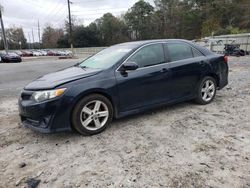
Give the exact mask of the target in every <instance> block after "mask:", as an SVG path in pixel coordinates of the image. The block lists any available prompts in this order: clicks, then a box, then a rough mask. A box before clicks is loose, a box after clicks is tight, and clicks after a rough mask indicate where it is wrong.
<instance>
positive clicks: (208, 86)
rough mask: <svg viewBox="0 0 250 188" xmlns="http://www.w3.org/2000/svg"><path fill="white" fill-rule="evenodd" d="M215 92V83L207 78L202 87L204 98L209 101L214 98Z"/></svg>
mask: <svg viewBox="0 0 250 188" xmlns="http://www.w3.org/2000/svg"><path fill="white" fill-rule="evenodd" d="M214 94H215V84H214V82H213V81H212V80H206V81H205V82H204V83H203V85H202V88H201V97H202V100H204V101H206V102H208V101H210V100H212V99H213V97H214Z"/></svg>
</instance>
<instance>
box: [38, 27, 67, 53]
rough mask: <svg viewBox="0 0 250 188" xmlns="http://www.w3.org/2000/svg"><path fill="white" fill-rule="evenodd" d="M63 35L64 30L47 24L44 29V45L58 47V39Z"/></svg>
mask: <svg viewBox="0 0 250 188" xmlns="http://www.w3.org/2000/svg"><path fill="white" fill-rule="evenodd" d="M62 36H63V30H62V29H58V28H53V27H52V26H46V27H45V28H44V30H43V35H42V45H43V47H44V48H56V47H58V40H59V39H60V38H61V37H62Z"/></svg>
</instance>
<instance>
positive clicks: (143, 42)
mask: <svg viewBox="0 0 250 188" xmlns="http://www.w3.org/2000/svg"><path fill="white" fill-rule="evenodd" d="M157 42H185V43H188V44H190V45H192V46H193V47H195V48H198V49H199V50H200V51H201V52H202V53H203V54H204V55H210V54H212V52H211V51H209V50H208V49H206V48H204V47H202V46H200V45H197V44H196V43H194V42H192V41H189V40H185V39H155V40H141V41H132V42H125V43H121V44H116V45H114V46H119V45H121V46H123V45H127V46H130V47H132V48H138V47H141V46H143V45H146V44H150V43H157Z"/></svg>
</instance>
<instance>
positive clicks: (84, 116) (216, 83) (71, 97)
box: [19, 40, 228, 135]
mask: <svg viewBox="0 0 250 188" xmlns="http://www.w3.org/2000/svg"><path fill="white" fill-rule="evenodd" d="M227 83H228V65H227V57H224V56H222V55H217V54H214V53H212V52H210V51H209V50H207V49H205V48H202V47H200V46H197V45H196V44H194V43H191V42H189V41H186V40H151V41H137V42H128V43H122V44H118V45H114V46H111V47H109V48H106V49H105V50H103V51H101V52H99V53H97V54H96V55H94V56H92V57H90V58H88V59H86V60H85V61H83V62H82V63H79V64H76V65H75V66H73V67H69V68H67V69H64V70H61V71H58V72H55V73H51V74H47V75H45V76H43V77H40V78H38V79H37V80H35V81H33V82H31V83H30V84H28V85H27V86H26V87H25V88H24V90H23V91H22V93H21V96H20V99H19V112H20V116H21V121H22V123H23V124H24V125H25V126H27V127H30V128H31V129H34V130H38V131H40V132H46V133H49V132H57V131H66V130H76V131H78V132H79V133H81V134H85V135H92V134H97V133H100V132H102V131H103V130H104V129H105V128H106V127H107V125H108V124H109V123H110V122H111V121H112V119H113V118H120V117H124V116H127V115H130V114H135V113H138V112H141V111H145V110H148V109H152V108H155V107H158V106H162V105H166V104H172V103H177V102H181V101H187V100H193V99H194V100H195V101H196V102H198V103H199V104H208V103H210V102H211V101H212V100H213V99H214V97H215V94H216V90H217V89H221V88H223V87H224V86H226V85H227Z"/></svg>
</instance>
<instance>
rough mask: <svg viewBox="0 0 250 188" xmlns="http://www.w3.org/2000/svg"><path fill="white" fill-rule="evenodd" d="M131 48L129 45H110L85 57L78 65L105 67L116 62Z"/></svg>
mask: <svg viewBox="0 0 250 188" xmlns="http://www.w3.org/2000/svg"><path fill="white" fill-rule="evenodd" d="M131 50H132V48H131V46H128V45H117V46H111V47H109V48H106V49H104V50H102V51H100V52H99V53H97V54H95V55H93V56H92V57H90V58H88V59H86V60H85V61H83V62H82V63H81V64H80V65H79V66H80V67H88V68H96V69H107V68H109V67H111V66H112V65H114V64H115V63H117V62H118V61H119V60H120V59H122V58H123V57H124V56H125V55H126V54H127V53H128V52H130V51H131Z"/></svg>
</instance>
